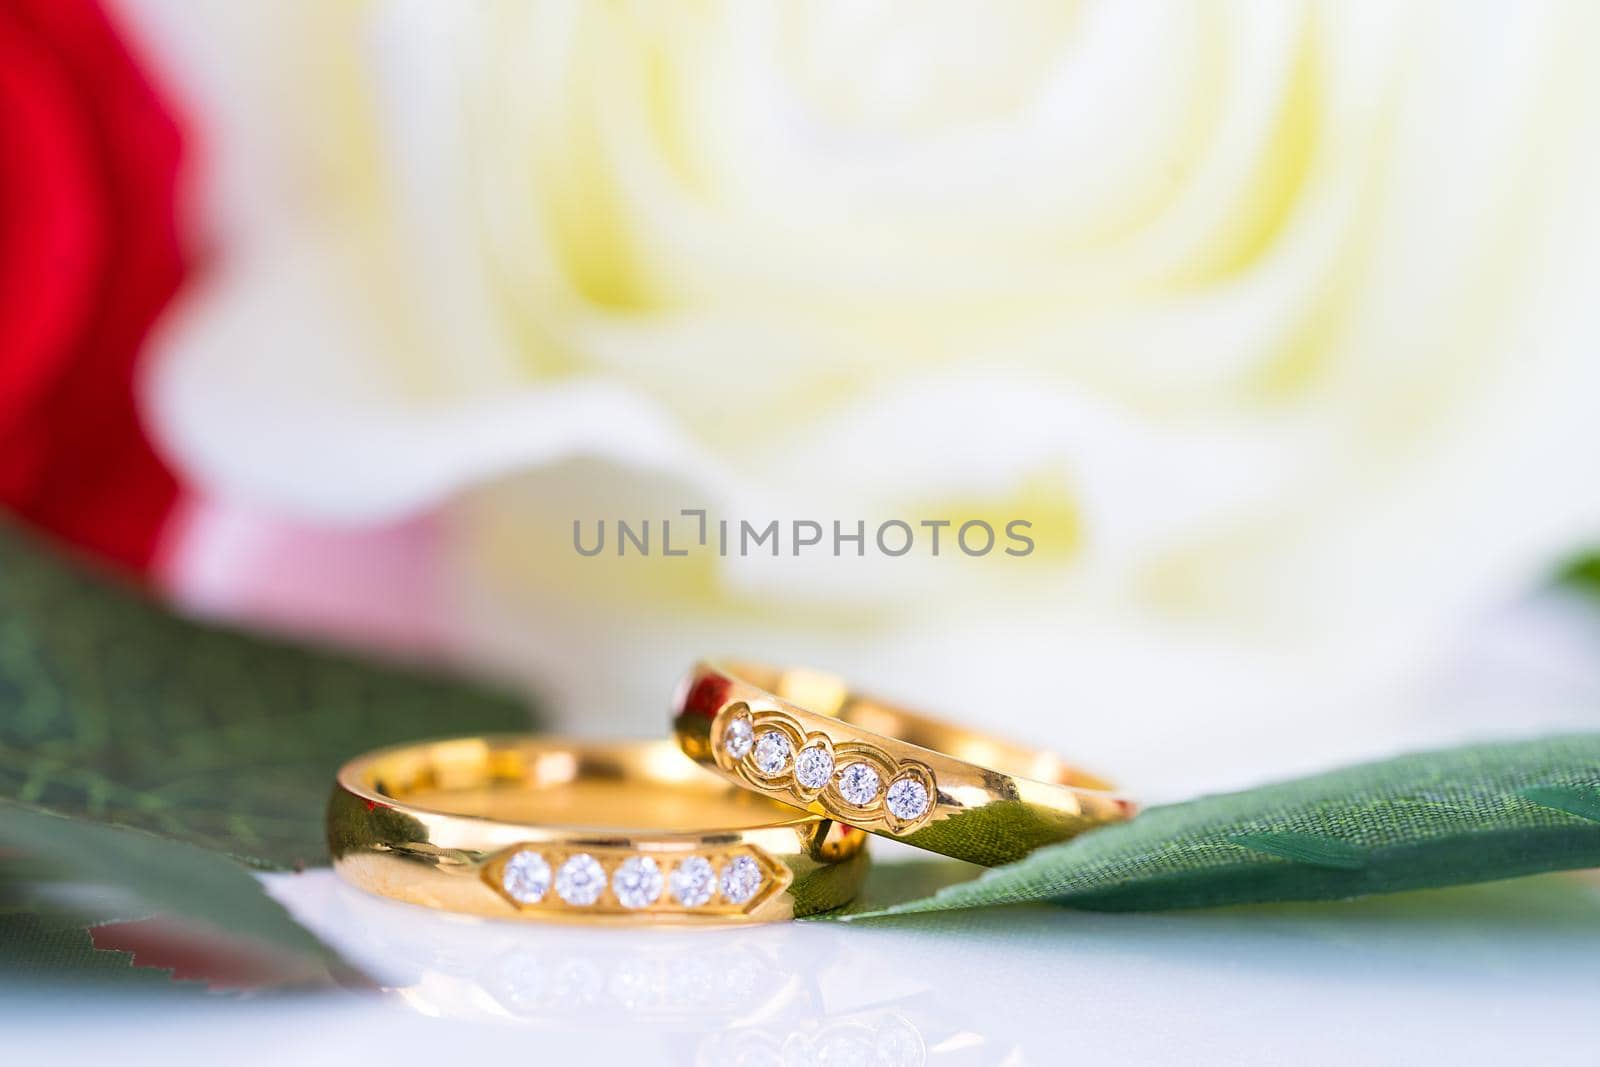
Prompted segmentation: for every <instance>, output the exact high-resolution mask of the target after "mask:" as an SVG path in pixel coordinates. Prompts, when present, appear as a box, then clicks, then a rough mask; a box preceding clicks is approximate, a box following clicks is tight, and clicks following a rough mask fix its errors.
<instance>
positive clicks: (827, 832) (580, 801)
mask: <svg viewBox="0 0 1600 1067" xmlns="http://www.w3.org/2000/svg"><path fill="white" fill-rule="evenodd" d="M864 842H865V835H863V834H862V833H861V832H860V831H858V830H855V829H853V828H852V827H850V826H847V825H842V824H840V823H838V822H836V821H834V820H833V819H830V818H827V817H825V816H818V815H816V814H808V813H806V812H803V811H798V810H796V809H795V808H793V807H790V806H788V805H785V804H781V803H777V802H775V801H773V800H770V799H768V798H765V797H761V796H758V795H756V794H754V793H750V792H747V791H745V790H741V789H737V788H735V787H733V786H731V785H729V784H728V783H726V782H724V781H722V780H720V779H718V778H717V777H715V776H713V775H710V774H707V773H705V772H704V771H703V770H701V769H700V768H699V767H696V766H695V765H694V764H693V763H692V762H690V761H689V760H686V759H684V758H683V756H682V754H681V753H680V752H679V751H678V749H677V747H676V746H674V745H673V744H672V742H670V741H634V742H592V741H571V740H560V739H552V738H543V737H527V736H505V737H487V738H484V737H477V738H461V739H455V740H446V741H435V742H428V743H423V744H416V745H405V746H401V747H397V748H391V749H384V750H382V751H379V752H374V753H370V754H368V755H366V756H362V757H361V758H360V759H357V760H354V761H352V762H351V763H349V764H347V765H346V766H345V767H344V768H343V769H342V770H341V771H340V772H339V775H338V779H337V782H336V783H335V785H334V789H333V795H332V797H331V798H330V799H329V802H328V847H329V851H330V852H331V853H332V856H333V866H334V869H335V870H336V871H338V872H339V874H340V875H341V876H342V877H344V878H345V879H346V880H348V881H349V882H351V883H353V884H355V885H357V886H360V887H361V888H363V889H366V890H369V891H371V892H374V893H379V894H382V895H383V896H387V897H393V898H395V899H396V900H404V901H408V902H410V903H413V904H422V905H425V906H427V907H432V908H441V909H444V910H447V911H454V912H462V913H466V914H471V915H485V916H491V917H496V918H522V919H545V920H557V921H561V920H565V921H576V922H600V923H628V924H658V923H660V924H677V925H684V924H698V925H705V924H719V923H744V922H767V921H772V920H777V919H787V918H792V917H794V916H799V915H809V914H812V913H815V912H819V911H826V910H828V909H831V908H836V907H838V906H840V905H841V904H844V903H847V902H848V901H849V900H850V899H851V898H852V897H853V896H854V895H855V892H856V889H857V888H858V887H859V885H860V882H861V879H862V877H863V875H864V874H865V870H866V862H867V857H866V852H865V851H864V849H863V847H862V846H863V844H864ZM524 850H526V851H533V852H537V853H538V854H539V855H540V856H541V857H542V858H543V859H544V860H545V862H546V863H547V864H548V865H549V869H550V874H551V879H550V880H551V885H550V887H549V889H548V891H547V892H545V893H544V894H543V896H542V897H541V898H540V899H539V900H537V901H534V902H522V901H518V900H516V899H514V897H513V896H512V895H511V894H510V893H509V892H508V890H507V888H506V886H505V883H504V881H503V877H504V874H505V867H506V864H507V862H509V861H510V859H511V857H513V856H514V855H515V854H516V853H518V852H519V851H524ZM584 853H587V854H588V855H590V856H592V857H594V859H595V860H597V861H598V862H599V864H600V866H601V868H603V870H604V872H605V878H606V885H605V889H604V890H603V892H602V893H601V894H600V896H599V898H598V899H596V900H595V901H594V902H593V903H588V904H581V903H570V902H568V901H566V900H563V899H562V897H561V895H560V894H559V893H558V892H557V889H556V886H555V875H556V872H558V871H559V870H560V868H561V865H562V864H563V863H564V862H566V861H567V860H568V859H570V858H572V857H574V856H578V855H580V854H584ZM636 856H637V857H649V858H650V859H652V860H654V861H655V863H656V865H657V867H658V869H659V870H660V871H661V872H662V875H663V879H664V880H669V879H670V876H671V874H672V872H673V871H674V870H675V869H676V868H677V866H678V865H679V864H681V863H683V862H684V861H685V860H687V859H688V858H689V857H691V856H699V857H701V858H703V859H705V860H707V861H708V862H709V863H710V864H711V865H712V868H713V869H714V870H715V871H717V872H718V873H719V874H720V872H722V871H723V870H724V869H725V867H726V865H727V864H729V863H731V862H733V861H734V860H736V859H738V858H740V857H749V859H750V860H752V861H754V863H755V864H756V865H757V868H758V869H759V870H760V872H761V876H762V877H761V881H760V886H759V888H758V889H757V890H756V892H755V893H754V895H753V896H752V897H751V898H750V899H748V900H743V901H732V900H729V899H727V898H726V897H725V896H724V895H723V894H721V893H720V892H716V893H713V894H712V898H711V899H710V900H708V901H706V902H705V903H703V904H698V905H693V906H690V905H684V904H682V903H679V902H678V901H676V900H674V899H673V895H672V893H671V892H670V890H669V889H667V888H663V890H662V892H661V894H660V896H659V897H658V898H657V899H656V900H655V901H654V902H652V903H650V904H647V905H645V906H643V907H637V908H629V907H625V906H624V905H623V903H622V902H621V900H619V899H618V896H617V893H616V890H615V888H614V885H613V882H612V880H613V877H614V875H615V874H616V872H617V869H618V867H619V866H620V865H621V864H622V863H623V862H625V861H626V860H628V859H629V858H631V857H636Z"/></svg>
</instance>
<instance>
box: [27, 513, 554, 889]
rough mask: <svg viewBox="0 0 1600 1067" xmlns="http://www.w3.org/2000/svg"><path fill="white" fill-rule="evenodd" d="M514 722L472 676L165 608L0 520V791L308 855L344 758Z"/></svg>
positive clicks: (213, 839)
mask: <svg viewBox="0 0 1600 1067" xmlns="http://www.w3.org/2000/svg"><path fill="white" fill-rule="evenodd" d="M529 721H530V711H529V709H528V708H527V707H526V706H525V705H524V704H522V703H521V702H520V701H517V700H514V699H512V698H510V697H507V696H505V695H502V694H498V693H495V692H492V691H489V690H487V689H485V688H482V687H480V686H475V685H469V684H466V683H463V682H460V681H456V680H452V679H447V678H443V677H440V676H438V675H433V674H426V673H420V672H417V671H413V670H403V669H400V668H398V667H393V666H388V665H380V664H374V663H369V662H362V661H359V660H357V659H355V658H353V657H350V656H344V655H337V654H333V653H329V652H323V651H316V650H310V649H306V648H302V647H296V646H293V645H290V644H286V643H283V642H278V641H270V640H264V639H260V638H256V637H251V636H246V635H244V634H241V633H236V632H232V631H227V630H222V629H218V628H215V627H210V626H204V625H200V624H197V623H194V622H190V621H187V620H184V619H181V618H178V617H177V616H175V615H173V614H172V613H170V612H168V611H166V610H164V609H162V608H161V607H159V606H158V605H156V604H153V603H151V602H150V601H149V600H148V599H146V598H145V597H143V596H141V595H139V594H138V593H137V592H135V591H133V590H130V589H127V588H124V587H121V586H119V585H116V584H113V583H112V582H110V581H109V580H107V579H105V578H102V577H99V576H96V575H92V574H89V573H85V572H83V571H80V570H78V569H75V568H73V567H70V566H68V565H66V564H64V563H63V562H62V561H60V560H59V559H57V558H55V557H54V556H53V555H51V554H49V553H47V552H46V551H44V550H43V549H41V548H40V547H39V546H38V545H37V544H35V543H34V542H33V541H32V540H31V539H30V538H27V537H25V536H24V535H22V534H20V533H19V532H17V531H16V530H13V529H10V528H8V527H5V526H0V799H11V800H15V801H18V802H21V803H24V804H28V805H31V806H34V807H38V808H44V809H49V810H52V811H56V812H60V813H62V814H66V815H73V816H78V817H81V818H84V819H91V820H95V821H98V822H108V823H116V824H119V825H124V826H130V827H137V828H141V829H145V830H149V831H152V832H154V833H157V834H161V835H164V836H167V837H171V838H176V839H179V840H183V841H189V842H193V843H195V844H197V845H202V846H204V847H206V848H210V849H215V850H218V851H222V852H227V853H230V854H232V855H234V856H236V857H239V858H240V859H243V860H245V861H246V862H249V863H252V864H254V865H257V866H260V867H268V868H274V867H291V866H298V865H302V864H310V863H320V862H322V861H323V860H324V857H325V855H326V849H325V845H324V843H323V830H322V823H323V808H324V805H325V804H326V801H327V797H328V790H329V788H330V786H331V784H332V781H333V774H334V772H335V771H336V770H337V769H338V767H339V765H340V764H341V763H343V762H344V761H345V760H347V759H350V758H351V757H353V756H356V755H359V754H360V753H362V752H364V751H366V750H368V749H371V748H375V747H378V746H380V745H386V744H392V743H396V742H400V741H406V740H412V739H416V738H421V737H429V736H439V735H443V734H452V733H484V732H496V731H508V730H522V729H526V728H527V727H528V725H529Z"/></svg>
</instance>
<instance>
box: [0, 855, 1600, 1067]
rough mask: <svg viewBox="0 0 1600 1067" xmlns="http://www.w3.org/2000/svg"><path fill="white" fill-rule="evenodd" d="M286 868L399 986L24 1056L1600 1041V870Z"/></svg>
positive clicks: (1217, 1057) (1222, 1054)
mask: <svg viewBox="0 0 1600 1067" xmlns="http://www.w3.org/2000/svg"><path fill="white" fill-rule="evenodd" d="M271 882H272V886H273V890H274V892H275V893H276V894H277V895H278V896H279V898H280V899H281V900H283V901H284V902H285V903H286V904H287V905H288V906H290V907H291V908H292V909H293V910H294V911H295V913H296V914H297V915H299V916H300V917H301V918H302V919H304V920H305V921H306V922H307V923H308V924H309V925H311V926H312V927H313V928H314V929H316V931H317V932H318V933H319V934H320V935H321V936H323V937H324V938H326V939H327V940H329V941H330V942H332V943H333V944H335V945H337V946H338V947H339V948H340V949H341V950H343V951H344V952H345V953H347V954H348V955H349V957H350V958H351V959H352V960H353V961H355V962H357V963H359V964H361V965H362V966H364V967H366V968H369V969H370V970H371V972H372V973H373V974H374V975H375V976H376V977H378V978H379V980H380V981H382V982H383V983H384V984H385V985H386V986H387V987H388V988H387V991H386V992H383V993H379V994H370V995H363V994H350V995H346V996H337V997H332V998H323V999H316V1000H301V1001H294V1000H289V1001H284V1002H280V1003H273V1002H258V1003H254V1004H233V1005H227V1004H221V1003H218V1004H213V1005H210V1006H208V1007H203V1008H199V1009H196V1008H194V1007H192V1006H191V1007H190V1008H188V1009H187V1010H177V1009H174V1008H173V1007H172V1006H171V1004H170V1002H168V1006H167V1007H166V1008H165V1009H159V1010H151V1008H152V1005H150V1004H148V1003H147V1004H143V1005H141V1003H140V1002H138V1001H130V1002H124V1003H122V1004H120V1005H118V1004H117V1003H116V1002H112V1003H111V1004H110V1005H109V1008H110V1010H99V1011H97V1012H96V1013H95V1014H94V1015H93V1016H92V1017H90V1018H87V1019H85V1018H83V1017H81V1015H80V1014H79V1013H76V1012H74V1011H73V1010H72V1007H71V1006H70V1005H67V1004H64V1003H61V1002H59V1001H55V1002H43V1003H40V1004H39V1005H37V1008H38V1010H37V1011H33V1012H30V1013H29V1014H28V1016H27V1017H26V1018H23V1019H20V1020H14V1021H12V1022H8V1023H7V1024H6V1027H5V1048H6V1050H7V1052H8V1054H9V1055H8V1057H7V1062H13V1063H32V1062H39V1061H40V1060H41V1059H43V1058H44V1057H45V1056H46V1055H49V1056H51V1058H53V1059H55V1060H56V1061H58V1062H59V1061H60V1060H61V1059H62V1058H63V1057H62V1054H63V1053H68V1054H69V1055H67V1056H66V1058H67V1059H68V1060H71V1061H75V1062H76V1061H81V1062H89V1061H91V1060H93V1061H97V1062H130V1061H131V1062H162V1061H163V1060H164V1057H165V1056H166V1055H168V1054H170V1053H172V1052H173V1051H174V1050H176V1051H177V1058H178V1060H179V1062H186V1061H189V1060H193V1061H194V1062H201V1061H204V1060H206V1059H208V1058H209V1055H208V1053H211V1052H216V1051H218V1050H221V1049H226V1050H227V1056H226V1057H225V1058H226V1060H227V1061H230V1062H235V1061H237V1062H274V1063H285V1064H292V1063H300V1062H337V1063H341V1064H359V1063H364V1062H383V1063H441V1064H443V1063H466V1062H471V1060H470V1059H468V1058H467V1057H469V1056H470V1057H473V1058H476V1057H477V1056H487V1057H491V1058H492V1061H493V1062H506V1056H507V1055H508V1054H509V1053H511V1052H514V1051H515V1052H517V1053H518V1056H517V1058H518V1059H519V1060H520V1061H525V1062H530V1063H532V1062H559V1061H556V1060H551V1059H549V1058H547V1057H549V1056H551V1055H553V1054H555V1053H557V1052H571V1053H573V1054H578V1053H580V1052H581V1051H582V1050H583V1049H586V1048H590V1049H592V1048H594V1047H596V1043H597V1042H598V1043H599V1044H600V1047H603V1048H605V1049H607V1050H608V1051H610V1052H611V1053H613V1054H614V1055H613V1056H607V1057H606V1058H605V1059H604V1060H600V1061H595V1060H592V1059H591V1060H589V1061H588V1062H611V1061H613V1060H614V1059H616V1058H617V1057H618V1056H620V1055H621V1054H622V1053H623V1052H624V1051H627V1052H631V1053H632V1054H633V1055H634V1057H635V1058H634V1059H633V1060H632V1061H631V1062H636V1063H656V1062H661V1063H677V1064H695V1065H767V1064H773V1065H777V1064H785V1065H789V1064H796V1065H798V1064H868V1065H882V1067H891V1065H892V1067H901V1065H913V1064H929V1065H965V1064H996V1063H1044V1064H1068V1063H1084V1064H1087V1063H1090V1062H1100V1063H1144V1062H1170V1063H1184V1064H1191V1063H1227V1064H1283V1063H1285V1062H1293V1063H1294V1064H1295V1065H1296V1067H1311V1065H1317V1064H1330V1065H1332V1064H1340V1065H1348V1064H1352V1063H1406V1062H1416V1063H1423V1062H1429V1063H1447V1062H1448V1063H1496V1062H1499V1063H1507V1062H1510V1063H1538V1064H1567V1063H1570V1064H1591V1063H1593V1062H1594V1056H1595V1049H1596V1044H1595V1042H1596V1040H1597V1039H1600V1011H1597V1009H1596V1005H1597V1004H1600V972H1597V971H1596V969H1595V960H1596V958H1597V954H1600V879H1596V878H1594V877H1593V876H1588V875H1562V876H1548V877H1544V878H1538V879H1528V880H1523V881H1520V882H1515V883H1501V884H1498V885H1492V886H1480V887H1474V888H1469V889H1463V890H1455V891H1451V892H1450V893H1447V894H1439V893H1434V894H1411V895H1407V896H1401V897H1394V898H1389V899H1384V900H1369V901H1363V902H1357V903H1351V904H1342V905H1319V906H1296V907H1274V908H1258V909H1250V910H1244V909H1235V910H1228V911H1213V912H1199V913H1189V914H1175V915H1095V914H1087V913H1075V912H1069V911H1064V910H1058V909H1054V908H1048V907H1038V908H1025V909H1008V910H992V911H988V912H984V913H981V914H964V915H958V916H949V917H943V918H931V919H923V920H919V921H917V922H916V923H915V924H902V925H886V924H880V923H871V924H862V923H857V924H853V925H850V926H845V925H842V924H837V923H794V924H786V925H779V926H772V927H764V928H758V929H751V930H725V931H690V932H670V931H661V930H654V931H627V930H585V929H580V928H571V927H553V926H541V925H526V924H508V923H498V922H488V921H474V920H462V919H455V918H451V917H448V916H443V915H438V914H434V913H430V912H428V911H426V910H423V909H419V908H413V907H411V906H408V905H401V904H395V903H392V902H389V901H384V900H379V899H375V898H370V897H368V896H366V895H364V894H362V893H360V892H357V891H355V890H351V889H349V888H348V887H345V886H344V885H342V884H341V883H339V882H338V881H337V879H336V878H335V877H334V876H332V875H331V874H330V873H328V872H326V871H315V872H310V873H307V874H304V875H299V876H294V875H283V876H275V877H273V878H272V879H271ZM15 1006H17V1005H16V1004H15V1003H14V1004H13V1007H15ZM106 1006H107V1005H106V1004H105V1002H102V1007H103V1008H104V1007H106ZM69 1019H70V1025H69ZM68 1034H70V1042H68V1041H67V1040H66V1038H67V1035H68ZM535 1050H537V1053H538V1054H537V1055H534V1051H535ZM13 1056H14V1057H15V1058H11V1057H13ZM168 1062H170V1061H168Z"/></svg>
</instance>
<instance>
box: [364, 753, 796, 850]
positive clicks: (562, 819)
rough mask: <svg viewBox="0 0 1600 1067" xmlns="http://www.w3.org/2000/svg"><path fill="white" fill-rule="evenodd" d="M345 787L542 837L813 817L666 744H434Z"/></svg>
mask: <svg viewBox="0 0 1600 1067" xmlns="http://www.w3.org/2000/svg"><path fill="white" fill-rule="evenodd" d="M346 785H347V786H349V787H353V788H354V789H355V790H356V791H358V792H361V793H365V794H370V795H372V796H373V797H375V798H388V799H390V800H394V801H399V802H402V803H404V804H406V805H407V806H409V807H413V808H424V809H428V810H431V811H435V812H442V813H444V814H449V815H471V816H477V817H480V818H488V819H495V820H498V821H502V822H516V823H526V824H528V825H533V826H540V827H548V828H551V829H566V828H570V829H585V830H596V829H598V830H619V831H637V830H673V829H681V828H683V827H686V826H692V827H696V828H704V829H709V830H745V829H753V828H755V827H761V826H779V825H788V824H792V823H796V822H802V821H806V820H808V819H810V818H812V817H811V816H809V815H807V814H806V813H804V812H802V811H798V810H796V809H795V808H792V807H790V806H789V805H787V804H781V803H779V802H777V801H775V800H770V799H768V798H767V797H764V796H761V795H760V794H758V793H753V792H750V791H749V790H745V789H740V788H738V787H737V786H734V785H732V784H730V783H728V782H725V781H723V780H722V779H720V778H718V777H716V776H715V775H712V774H709V773H707V772H706V771H704V770H702V769H701V768H699V767H697V766H696V765H695V764H694V763H693V762H691V761H690V760H688V759H686V758H685V757H684V755H683V753H682V752H680V751H679V750H678V747H677V746H676V745H675V744H673V743H672V742H671V741H642V742H621V743H605V742H592V741H562V740H551V739H541V740H532V739H529V738H526V737H504V738H497V737H488V738H472V739H464V740H454V741H440V742H433V743H428V744H420V745H412V746H409V747H406V748H399V749H391V750H388V751H385V752H379V753H375V754H374V755H372V756H371V757H368V758H367V759H366V760H363V761H361V762H359V763H357V764H355V765H353V767H352V768H351V770H350V773H349V776H348V778H347V781H346Z"/></svg>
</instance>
